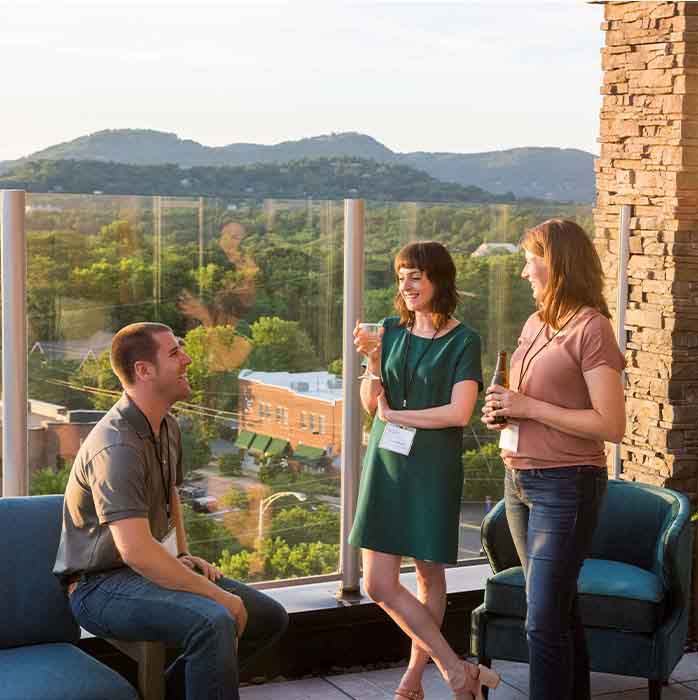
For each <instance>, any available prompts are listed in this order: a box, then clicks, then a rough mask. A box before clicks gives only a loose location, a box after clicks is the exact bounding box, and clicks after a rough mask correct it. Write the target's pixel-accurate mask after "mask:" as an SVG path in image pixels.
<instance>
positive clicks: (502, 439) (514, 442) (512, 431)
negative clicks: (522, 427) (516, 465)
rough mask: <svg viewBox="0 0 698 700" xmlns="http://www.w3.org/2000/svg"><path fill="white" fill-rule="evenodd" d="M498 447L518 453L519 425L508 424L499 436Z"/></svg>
mask: <svg viewBox="0 0 698 700" xmlns="http://www.w3.org/2000/svg"><path fill="white" fill-rule="evenodd" d="M499 447H500V449H502V450H508V451H509V452H518V449H519V424H518V423H508V424H507V427H506V428H504V430H502V432H501V433H500V434H499Z"/></svg>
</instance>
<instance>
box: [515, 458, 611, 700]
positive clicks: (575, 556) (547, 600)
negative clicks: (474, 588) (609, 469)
mask: <svg viewBox="0 0 698 700" xmlns="http://www.w3.org/2000/svg"><path fill="white" fill-rule="evenodd" d="M607 481H608V476H607V473H606V469H605V468H599V467H593V466H579V467H559V468H551V469H507V470H506V477H505V481H504V499H505V504H506V514H507V522H508V523H509V529H510V530H511V534H512V537H513V539H514V544H515V546H516V551H517V552H518V555H519V559H520V560H521V563H522V565H523V568H524V573H525V575H526V602H527V605H528V612H527V615H526V638H527V640H528V651H529V664H530V666H529V670H530V680H529V686H530V690H529V694H530V697H531V698H535V699H536V700H589V698H590V697H591V690H590V681H589V655H588V653H587V648H586V640H585V638H584V628H583V626H582V622H581V619H580V615H579V606H578V600H577V578H578V577H579V572H580V570H581V568H582V564H583V562H584V558H585V556H586V554H587V553H588V551H589V549H590V547H591V540H592V536H593V534H594V529H595V528H596V521H597V519H598V514H599V510H600V507H601V503H602V501H603V497H604V494H605V493H606V484H607Z"/></svg>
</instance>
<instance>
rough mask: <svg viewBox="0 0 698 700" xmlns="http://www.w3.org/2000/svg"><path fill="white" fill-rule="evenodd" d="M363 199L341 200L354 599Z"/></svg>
mask: <svg viewBox="0 0 698 700" xmlns="http://www.w3.org/2000/svg"><path fill="white" fill-rule="evenodd" d="M363 282H364V201H363V200H361V199H345V200H344V297H343V298H344V310H343V321H342V331H343V336H342V338H343V339H342V366H343V369H344V376H343V383H342V491H341V500H342V513H341V537H340V542H341V544H340V555H339V559H340V563H339V571H340V574H341V576H342V580H341V583H340V587H339V591H338V592H337V597H338V598H341V599H343V600H349V599H356V598H357V597H358V596H359V595H360V591H359V551H358V549H356V548H355V547H352V546H351V545H350V544H349V543H348V541H347V540H348V538H349V532H350V530H351V526H352V523H353V522H354V514H355V512H356V501H357V498H358V494H359V478H360V475H361V466H360V461H361V399H360V396H359V381H358V377H359V357H358V355H357V353H356V350H355V348H354V336H353V330H354V325H355V323H356V321H357V319H360V318H361V314H362V312H363Z"/></svg>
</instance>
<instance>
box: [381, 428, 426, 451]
mask: <svg viewBox="0 0 698 700" xmlns="http://www.w3.org/2000/svg"><path fill="white" fill-rule="evenodd" d="M416 434H417V428H407V427H405V426H403V425H396V424H395V423H386V424H385V430H384V431H383V436H382V437H381V440H380V442H379V443H378V447H381V448H383V449H384V450H390V451H391V452H397V454H399V455H408V454H409V453H410V450H411V449H412V443H413V442H414V436H415V435H416Z"/></svg>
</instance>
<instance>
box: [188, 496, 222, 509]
mask: <svg viewBox="0 0 698 700" xmlns="http://www.w3.org/2000/svg"><path fill="white" fill-rule="evenodd" d="M217 506H218V501H216V499H215V498H214V497H213V496H201V497H200V498H195V499H193V500H192V501H191V507H192V508H193V509H194V510H195V511H196V512H197V513H213V512H214V511H215V510H216V507H217Z"/></svg>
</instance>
